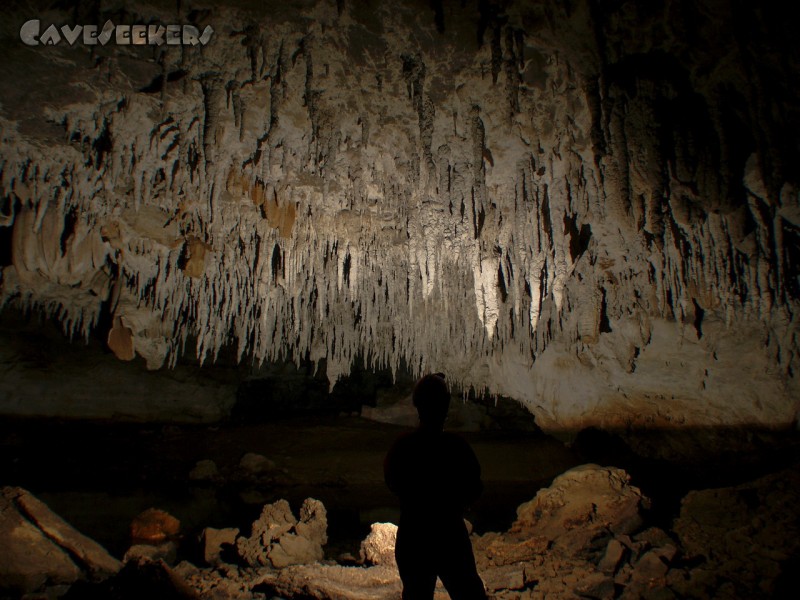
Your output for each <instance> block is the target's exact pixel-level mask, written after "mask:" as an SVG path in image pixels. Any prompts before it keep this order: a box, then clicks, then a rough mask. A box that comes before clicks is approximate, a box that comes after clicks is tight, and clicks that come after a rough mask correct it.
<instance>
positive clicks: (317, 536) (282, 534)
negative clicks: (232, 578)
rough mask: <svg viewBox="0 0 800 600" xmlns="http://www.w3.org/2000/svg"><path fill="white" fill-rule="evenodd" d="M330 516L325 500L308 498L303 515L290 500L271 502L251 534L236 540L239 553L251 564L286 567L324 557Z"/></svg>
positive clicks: (264, 509)
mask: <svg viewBox="0 0 800 600" xmlns="http://www.w3.org/2000/svg"><path fill="white" fill-rule="evenodd" d="M327 529H328V520H327V514H326V511H325V507H324V506H323V504H322V502H320V501H319V500H315V499H313V498H306V500H305V501H304V502H303V505H302V507H301V508H300V519H299V520H298V519H296V518H295V516H294V515H293V514H292V510H291V508H290V507H289V503H288V502H287V501H286V500H278V501H277V502H274V503H272V504H267V505H265V506H264V508H263V509H262V511H261V516H259V518H258V519H257V520H256V521H255V522H254V523H253V526H252V530H251V534H250V537H240V538H239V539H238V540H237V541H236V548H237V551H238V553H239V556H240V557H241V558H242V559H243V560H244V561H245V562H246V563H247V564H249V565H250V566H253V567H260V566H272V567H275V568H279V569H280V568H283V567H286V566H289V565H297V564H306V563H312V562H316V561H319V560H322V558H323V556H324V554H323V551H322V546H323V545H324V544H325V543H327V541H328V535H327Z"/></svg>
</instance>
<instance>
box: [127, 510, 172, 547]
mask: <svg viewBox="0 0 800 600" xmlns="http://www.w3.org/2000/svg"><path fill="white" fill-rule="evenodd" d="M180 529H181V522H180V521H179V520H178V519H176V518H175V517H173V516H172V515H171V514H169V513H168V512H166V511H163V510H160V509H158V508H148V509H147V510H146V511H144V512H143V513H141V514H140V515H138V516H137V517H136V518H134V519H133V521H132V522H131V538H132V539H133V540H134V542H144V543H148V544H158V543H161V542H163V541H165V540H167V539H168V538H171V537H175V536H177V535H178V532H179V531H180Z"/></svg>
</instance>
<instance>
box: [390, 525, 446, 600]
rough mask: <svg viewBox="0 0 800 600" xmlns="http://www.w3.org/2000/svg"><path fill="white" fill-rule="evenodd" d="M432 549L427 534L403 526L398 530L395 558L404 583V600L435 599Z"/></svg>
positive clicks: (434, 572) (434, 568)
mask: <svg viewBox="0 0 800 600" xmlns="http://www.w3.org/2000/svg"><path fill="white" fill-rule="evenodd" d="M430 549H431V540H430V539H429V534H427V532H425V531H414V530H413V529H412V528H408V527H402V526H401V527H400V528H399V529H398V530H397V541H396V543H395V548H394V556H395V559H396V560H397V570H398V571H400V580H401V581H402V582H403V600H432V599H433V592H434V590H435V589H436V567H435V564H434V561H433V556H432V554H431V552H430Z"/></svg>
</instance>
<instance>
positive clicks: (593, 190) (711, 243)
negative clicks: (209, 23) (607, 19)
mask: <svg viewBox="0 0 800 600" xmlns="http://www.w3.org/2000/svg"><path fill="white" fill-rule="evenodd" d="M350 10H353V9H352V8H351V7H350V6H349V5H347V6H344V8H340V12H343V13H347V12H348V11H350ZM554 10H555V9H554ZM559 10H560V9H559ZM482 11H483V13H484V14H482V18H483V21H482V24H481V25H480V27H479V29H480V28H481V27H482V28H483V29H485V30H486V32H487V33H490V36H491V37H490V39H489V36H484V35H483V31H479V32H478V33H479V39H480V40H483V38H484V37H486V38H487V39H486V40H483V41H484V42H488V43H486V44H484V45H483V46H481V47H480V48H478V49H477V50H476V51H475V52H474V54H470V53H467V52H465V53H464V54H463V55H460V62H459V61H455V62H452V61H449V60H448V59H447V58H443V56H446V55H447V52H449V50H443V52H444V54H443V55H441V56H440V55H437V54H436V53H433V52H427V51H424V50H420V51H418V52H417V51H414V52H411V51H408V49H407V48H405V47H404V46H402V44H401V42H400V41H399V40H401V39H402V43H403V44H404V43H405V38H404V37H402V36H400V37H398V38H397V39H395V38H394V37H392V36H393V35H394V34H392V35H389V34H387V37H386V39H385V40H384V41H383V42H382V43H381V44H378V43H377V42H376V43H375V47H374V48H373V47H371V46H370V45H369V43H366V42H365V43H364V44H363V45H360V46H358V47H357V50H358V52H356V51H355V50H354V44H355V42H354V40H355V39H356V38H357V36H356V35H355V34H351V33H346V32H345V31H344V30H343V29H342V28H340V27H338V26H337V25H336V22H335V21H334V22H332V24H329V25H326V26H325V27H323V26H322V25H320V24H319V23H315V24H313V25H311V26H310V29H309V31H305V30H303V29H302V28H300V27H299V24H298V23H296V22H290V21H288V20H287V21H285V22H283V21H281V22H274V23H273V22H270V23H266V22H265V23H262V24H260V25H258V26H256V25H252V26H250V27H248V28H247V29H246V30H245V31H244V32H242V31H241V30H240V26H239V25H237V24H236V15H235V14H233V13H231V14H228V13H225V12H224V11H220V12H219V13H218V15H217V16H218V17H219V27H217V26H216V25H215V29H216V30H218V31H219V32H220V33H219V37H218V39H217V41H216V44H217V45H216V46H213V47H212V46H209V47H208V48H206V49H205V50H204V51H203V53H192V52H191V51H190V50H189V49H186V50H184V55H183V58H182V62H181V69H183V70H184V71H185V72H186V73H187V75H186V76H185V77H184V78H183V79H184V82H190V83H186V84H185V86H184V87H183V88H182V91H181V90H179V89H177V88H173V87H170V85H171V84H169V85H168V84H167V79H168V78H167V77H165V78H164V87H163V94H162V97H160V98H155V97H154V94H147V93H145V92H138V93H130V91H129V90H126V91H125V96H124V102H122V101H120V100H119V94H121V93H122V92H121V91H120V92H119V94H115V93H114V91H113V90H111V91H109V90H105V91H103V92H100V91H98V92H97V94H101V93H103V94H106V97H105V98H106V100H107V101H106V102H102V103H99V102H84V103H76V104H65V105H63V106H60V108H50V109H48V110H49V111H50V113H51V117H52V119H53V120H55V121H57V122H63V123H64V128H65V132H64V138H65V139H64V142H63V143H60V144H52V145H50V146H42V145H41V144H35V143H32V142H31V141H30V140H28V139H26V137H25V136H24V135H23V134H22V133H20V131H19V129H18V127H17V126H16V125H15V124H14V123H13V122H12V121H10V120H7V119H5V118H2V120H0V133H1V134H2V139H3V145H2V148H0V191H1V192H2V195H3V197H5V198H8V201H7V202H6V204H4V206H6V205H7V206H8V207H9V210H8V211H6V210H4V211H3V212H2V213H1V214H2V216H1V217H0V218H2V219H3V221H2V224H0V226H6V227H10V226H13V228H14V240H15V245H14V253H13V258H14V261H13V264H12V265H10V266H7V267H4V268H3V272H2V288H1V290H0V304H5V303H8V302H9V301H16V302H19V303H21V304H22V305H23V306H26V307H42V309H43V310H45V311H46V312H48V313H51V314H60V315H61V319H62V322H63V323H64V326H65V327H66V328H67V329H68V330H69V332H70V334H75V333H80V334H82V335H84V336H87V335H88V333H89V332H90V330H91V328H92V327H93V326H94V324H95V323H97V321H98V316H99V311H100V310H101V305H102V302H103V300H104V299H105V298H107V297H108V293H109V290H110V289H111V287H112V286H115V285H116V286H117V287H118V288H119V289H120V290H121V291H120V292H119V301H118V303H116V308H115V309H114V310H115V311H116V312H115V313H114V315H115V318H118V319H120V323H124V327H126V328H128V329H130V330H131V335H132V346H133V350H134V351H135V352H136V353H137V354H139V355H141V356H144V357H145V358H146V359H147V360H148V365H149V366H152V367H158V366H160V365H161V364H163V363H166V364H169V365H174V364H175V361H176V360H177V357H178V355H179V354H180V353H181V352H182V351H183V348H184V347H185V346H186V343H187V341H189V340H195V343H196V346H195V352H196V354H197V356H198V357H199V358H200V360H201V361H208V362H213V360H214V358H215V357H216V356H217V355H218V353H219V352H220V350H221V349H222V348H223V347H225V346H228V345H233V346H234V347H235V348H236V354H237V356H238V358H239V360H241V361H251V362H254V363H260V362H263V361H274V360H283V359H289V360H292V361H294V362H296V363H297V364H300V363H301V362H302V361H304V360H307V359H310V360H312V361H314V362H318V363H319V364H323V363H324V365H325V369H326V372H327V374H328V377H329V380H330V383H331V385H333V384H334V383H335V382H336V380H337V378H339V377H340V376H342V375H345V374H347V373H349V371H350V368H351V365H352V363H353V361H354V360H355V358H356V357H358V356H362V357H366V360H367V362H368V363H370V364H372V365H374V366H379V367H389V368H391V369H394V370H396V369H398V368H399V367H400V365H401V364H407V365H410V366H411V369H412V370H413V371H415V372H420V371H421V370H423V369H443V370H444V369H446V370H448V372H449V376H450V378H451V380H452V381H453V382H454V383H456V384H458V385H460V386H462V387H463V389H468V388H470V387H472V388H474V389H476V390H484V389H486V390H491V391H493V392H494V391H497V390H501V391H502V390H504V389H506V388H505V387H504V386H507V382H504V381H502V380H501V379H500V377H501V376H500V375H497V374H496V373H500V372H501V371H500V370H499V368H498V366H497V365H502V364H503V363H504V361H505V362H507V363H509V364H514V365H519V367H518V368H519V369H521V370H523V371H524V372H526V373H528V372H530V373H532V372H534V371H533V369H534V365H535V363H536V361H537V360H538V359H539V358H540V357H541V356H543V354H544V353H545V352H546V351H547V350H548V348H550V347H551V346H552V345H554V344H561V343H566V344H568V345H570V348H571V350H570V352H571V353H573V354H578V355H580V356H581V357H583V358H584V359H585V361H586V362H587V363H591V362H592V361H593V360H596V356H595V354H593V353H601V352H604V351H606V350H604V345H603V344H604V341H603V340H604V339H613V340H616V341H617V342H619V351H618V352H616V354H614V356H615V357H616V358H617V360H618V361H619V363H620V366H621V368H622V369H623V370H625V371H626V372H630V373H633V372H634V366H635V365H634V363H635V361H636V360H637V358H636V357H638V356H639V355H638V353H639V352H640V350H641V349H645V348H647V346H648V345H649V344H651V343H655V342H653V341H652V339H653V334H652V331H653V327H652V326H651V325H649V323H650V322H651V321H656V320H658V321H663V322H668V323H673V322H681V321H682V320H684V321H686V320H688V321H691V322H692V323H693V319H694V318H695V317H696V315H697V314H699V313H698V311H699V310H702V311H704V314H706V315H712V314H715V315H719V316H720V319H722V320H724V321H725V322H727V323H728V325H729V326H732V324H733V323H734V322H737V321H739V322H747V323H751V324H753V326H754V327H758V326H760V325H759V324H764V323H769V322H771V320H773V319H774V320H779V319H785V317H784V316H783V314H784V312H783V311H788V312H789V313H790V314H796V313H797V298H795V297H794V296H793V295H792V294H793V293H794V292H793V291H792V290H795V289H796V287H797V286H796V284H793V285H794V287H793V286H790V285H789V284H788V283H787V284H785V285H784V284H783V283H782V282H784V281H786V280H788V279H791V277H793V276H796V272H795V271H796V269H797V265H796V264H794V263H793V262H791V261H792V260H794V259H791V260H790V259H789V258H787V256H788V255H787V253H786V250H785V245H786V243H787V242H786V240H787V238H790V239H795V238H796V237H797V235H796V234H784V221H786V222H788V221H790V220H791V219H795V220H794V221H791V222H792V223H794V224H795V226H796V224H797V219H796V215H797V208H796V205H797V194H796V193H794V194H792V193H790V192H787V193H786V198H785V199H784V196H783V194H782V195H781V197H780V198H775V197H773V196H772V195H770V192H768V191H767V188H766V186H765V185H764V184H763V181H761V179H763V178H760V172H759V167H758V165H759V161H758V156H757V155H756V154H753V157H752V158H751V159H750V160H748V161H747V165H746V169H745V171H746V173H743V174H742V175H743V177H744V178H745V180H746V181H745V187H746V189H747V192H746V195H745V193H744V192H743V195H742V197H746V199H747V200H746V203H744V204H741V205H740V206H736V207H731V208H730V210H727V209H726V210H719V209H718V208H717V207H718V206H719V199H718V198H707V197H705V196H704V194H708V193H710V192H707V190H708V189H712V188H714V182H713V181H711V179H710V178H712V177H713V173H712V172H711V171H710V170H709V169H710V167H709V164H711V163H709V162H708V161H704V160H701V158H699V157H698V156H695V154H699V153H701V152H702V151H703V149H704V148H703V144H705V143H706V140H705V138H701V139H700V140H696V141H693V140H689V139H685V138H686V136H685V131H686V130H685V129H681V128H679V127H676V128H675V131H674V132H671V133H670V135H671V136H672V137H671V138H670V139H669V140H667V139H666V137H665V136H666V133H665V129H667V124H664V123H663V122H662V121H663V119H665V118H666V117H665V116H664V108H663V106H664V105H665V104H666V105H668V106H676V105H680V103H681V102H684V103H685V104H686V105H692V106H694V105H695V104H696V102H695V99H694V98H695V96H696V95H697V94H699V93H701V92H702V89H700V88H698V91H694V92H692V94H694V96H691V97H692V98H693V99H692V100H689V99H688V96H687V98H683V96H681V94H683V93H684V91H683V88H681V87H680V86H679V85H678V83H676V81H678V79H680V78H678V77H677V76H676V78H675V81H673V82H672V83H670V84H669V85H667V84H664V85H663V86H662V85H661V84H656V83H654V81H653V77H652V75H651V74H648V73H647V72H645V73H644V74H641V73H639V72H638V71H633V72H632V73H633V74H631V73H627V74H624V77H623V76H622V75H620V76H619V77H618V79H616V80H614V78H613V77H612V76H611V75H615V74H618V73H624V70H623V69H622V67H619V68H618V69H617V70H616V71H612V70H611V69H610V68H609V70H608V72H601V73H598V72H597V70H596V69H600V68H604V67H602V65H604V64H606V63H608V61H609V60H610V57H608V56H605V55H603V56H600V55H599V54H600V53H602V52H611V50H608V49H603V48H592V47H591V43H590V42H588V41H585V40H582V41H581V44H578V46H580V52H578V50H574V49H573V50H570V49H569V48H566V47H561V46H559V45H558V44H559V43H560V42H557V41H554V40H553V39H550V38H549V37H548V36H549V35H550V34H547V33H545V32H541V33H540V37H538V38H537V37H535V36H532V35H531V34H530V33H529V32H526V31H525V30H524V24H523V23H522V22H516V21H515V19H517V17H514V16H513V15H511V14H509V15H503V14H500V13H499V12H498V11H500V8H499V6H498V7H495V6H494V5H492V7H488V5H486V6H484V5H482ZM487 11H488V12H487ZM376 14H377V15H378V17H377V18H380V19H385V20H391V19H392V18H394V17H392V16H391V15H388V14H383V13H382V12H380V11H379V12H378V13H376ZM393 23H394V22H393ZM393 26H396V27H398V28H400V30H402V28H403V27H406V26H405V25H402V24H401V23H399V21H398V22H397V23H394V25H393ZM237 27H239V29H237ZM353 27H362V26H361V25H353ZM226 28H227V29H226ZM268 29H269V31H268ZM226 32H227V33H228V34H230V35H229V36H228V37H226V36H225V33H226ZM398 35H399V34H398ZM565 35H566V34H565ZM571 35H573V38H574V35H575V34H574V33H573V34H571ZM240 42H244V43H243V44H241V45H240ZM573 42H574V39H573ZM387 48H389V49H391V52H387V51H386V49H387ZM587 48H588V49H587ZM532 51H535V52H536V53H537V56H542V57H546V58H542V59H541V60H539V59H538V58H537V59H536V60H532V59H530V55H531V52H532ZM576 53H577V54H576ZM587 56H588V57H589V59H590V60H587ZM576 57H578V58H576ZM579 59H580V60H579ZM487 65H488V68H489V71H488V73H487V74H486V76H485V77H484V71H485V68H486V66H487ZM615 76H616V75H615ZM626 78H627V79H626ZM446 82H454V83H453V85H450V83H446ZM680 85H682V86H687V85H689V84H688V83H686V82H684V81H683V80H680ZM697 85H698V86H699V85H700V84H697ZM670 86H673V87H670ZM499 89H500V90H505V92H504V93H498V90H499ZM676 90H677V91H676ZM676 97H677V99H676ZM114 99H115V101H111V100H114ZM693 103H695V104H693ZM704 106H705V105H704ZM708 106H710V107H711V108H708V110H714V108H713V107H714V106H715V105H714V104H708ZM720 126H721V125H720ZM708 135H711V134H708ZM693 143H695V144H696V145H697V147H693V146H692V144H693ZM670 144H671V145H674V146H675V148H672V147H671V146H670ZM726 156H727V155H726ZM712 162H713V161H712ZM726 169H728V171H730V168H729V166H726ZM728 171H726V173H728V174H727V175H726V177H728V178H729V179H731V178H735V177H734V175H735V174H731V173H729V172H728ZM717 183H718V182H717ZM748 186H749V187H748ZM787 189H788V188H787ZM17 207H18V208H17ZM776 207H779V208H776ZM71 211H77V214H79V215H80V219H79V223H78V225H77V226H76V229H75V231H74V233H71V234H69V233H68V234H67V235H65V236H63V240H62V233H63V232H64V231H65V230H66V229H65V228H67V227H66V220H65V218H66V217H65V215H67V214H72V213H71ZM67 229H68V228H67ZM790 236H793V237H790ZM59 244H63V245H64V248H65V250H66V253H65V254H63V255H62V253H61V250H60V248H59ZM190 247H194V248H195V249H196V251H195V253H194V254H193V255H192V256H193V257H194V258H192V257H191V256H187V248H190ZM189 254H191V253H189ZM187 260H188V261H190V262H191V264H190V265H189V266H188V267H187V263H186V261H187ZM109 265H111V266H113V268H111V267H110V266H109ZM112 277H115V278H117V280H116V282H115V281H112ZM785 320H786V319H785ZM629 321H630V322H631V323H634V325H632V326H631V327H630V328H628V329H626V327H622V326H620V327H617V325H616V324H617V323H627V322H629ZM789 321H790V324H785V325H781V327H783V330H784V331H786V334H785V335H784V336H783V337H782V339H783V340H784V341H782V342H781V344H782V346H781V356H783V357H790V356H791V357H795V356H797V349H796V343H797V339H796V335H794V334H790V333H789V328H791V327H793V326H794V325H791V323H794V321H791V320H790V319H789ZM643 323H648V324H647V325H644V324H643ZM765 326H766V325H765ZM707 329H708V328H707ZM626 331H630V332H632V333H625V332H626ZM704 331H706V333H704V335H703V340H705V341H707V340H708V339H711V338H713V335H715V334H712V333H708V331H707V330H704ZM609 343H610V344H613V342H609ZM634 348H636V349H637V350H636V351H634ZM568 354H569V353H568ZM634 354H635V355H636V356H634ZM781 360H783V361H784V362H786V363H787V364H789V363H792V361H795V362H796V358H792V359H789V358H783V359H781ZM792 364H793V363H792ZM476 365H484V367H482V368H478V367H477V366H476ZM486 365H489V366H486ZM473 367H474V368H473ZM504 368H506V367H504ZM507 368H509V369H510V368H511V367H507ZM514 368H517V367H514ZM492 369H495V371H493V370H492ZM512 387H513V386H512ZM515 391H516V389H515ZM524 393H525V394H528V396H525V397H524V398H523V399H525V400H526V401H527V402H528V404H529V405H531V406H536V407H538V410H541V411H542V414H550V415H552V414H553V411H555V410H556V409H552V410H551V409H549V408H542V406H543V404H544V401H543V400H542V401H541V402H540V399H539V398H540V396H541V395H542V394H543V393H544V392H541V391H537V390H534V389H533V386H531V390H530V391H529V390H527V389H526V390H524ZM548 393H549V392H548ZM548 411H549V412H548ZM556 412H557V411H556Z"/></svg>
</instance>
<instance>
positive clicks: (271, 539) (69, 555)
mask: <svg viewBox="0 0 800 600" xmlns="http://www.w3.org/2000/svg"><path fill="white" fill-rule="evenodd" d="M251 460H255V459H251ZM798 507H800V465H795V466H792V467H789V468H786V469H783V470H780V471H778V472H775V473H772V474H769V475H766V476H763V477H761V478H758V479H756V480H753V481H751V482H748V483H744V484H740V485H736V486H730V487H721V488H710V489H706V490H702V491H692V492H690V493H688V494H687V495H686V496H685V497H684V498H683V500H682V502H681V507H680V513H679V515H678V516H677V518H676V519H674V521H672V523H671V524H670V526H669V527H667V528H659V527H656V526H653V525H652V523H651V515H650V511H649V508H650V500H649V499H648V498H647V497H646V496H645V495H644V494H643V493H642V491H641V490H640V489H639V488H637V487H636V486H634V485H632V483H631V480H630V477H629V475H628V474H627V473H626V472H625V471H623V470H622V469H618V468H615V467H602V466H599V465H595V464H584V465H580V466H577V467H574V468H572V469H569V470H568V471H566V472H565V473H563V474H562V475H560V476H558V477H556V478H555V479H554V480H553V482H552V484H551V485H550V486H549V487H547V488H543V489H541V490H540V491H539V492H538V493H537V494H536V496H535V497H534V498H533V499H532V500H530V501H528V502H525V503H523V504H521V505H520V506H519V507H518V508H517V517H516V519H515V521H514V522H513V524H512V525H511V527H510V528H509V529H508V530H507V531H503V532H487V533H484V534H483V535H479V534H477V533H473V537H472V540H473V546H474V549H475V555H476V560H477V563H478V569H479V572H480V574H481V576H482V578H483V580H484V583H485V585H486V588H487V590H488V591H489V595H490V597H491V598H495V599H511V598H514V599H516V598H551V599H552V598H565V599H566V598H602V599H605V598H609V599H610V598H653V599H656V598H658V599H661V598H666V599H668V598H789V597H796V596H795V594H796V592H797V591H798V589H800V586H798V576H797V570H796V568H795V567H796V565H797V562H798V557H800V524H799V523H798ZM173 525H174V524H173V523H172V521H170V518H169V516H168V515H166V513H162V512H161V511H153V512H151V513H150V514H148V515H142V516H140V518H139V519H138V520H137V521H136V522H135V523H134V528H133V530H134V535H135V536H136V535H138V536H139V538H140V539H138V540H137V542H138V543H136V544H135V545H134V546H132V547H131V548H130V549H129V550H128V552H127V553H126V556H125V557H124V559H123V561H122V562H119V561H117V560H116V559H114V558H112V557H111V556H110V555H109V554H108V553H107V552H105V551H104V550H103V549H102V548H101V547H99V546H98V545H97V544H96V543H94V542H92V541H91V540H89V539H88V538H86V537H85V536H82V535H81V534H79V533H78V532H77V531H75V530H74V529H73V528H72V527H71V526H69V525H68V524H66V523H65V522H64V521H63V520H61V519H60V518H59V517H58V516H56V515H55V514H54V513H52V512H51V511H50V510H49V509H48V508H47V507H46V506H45V505H44V504H42V503H41V502H39V501H38V500H37V499H36V498H35V497H34V496H33V495H31V494H30V493H29V492H26V491H25V490H22V489H20V488H11V487H6V488H3V493H2V507H1V508H0V530H2V537H3V539H4V541H5V543H4V544H3V546H2V547H0V581H2V582H3V586H4V587H5V590H6V597H19V596H22V597H24V598H25V599H26V600H44V599H48V600H49V599H51V598H58V597H63V598H65V599H67V600H69V599H75V598H142V597H153V598H155V597H158V598H211V599H241V600H245V599H248V600H249V599H256V598H263V599H271V598H285V599H291V598H304V599H308V598H318V599H331V600H338V599H364V600H367V599H369V600H372V599H376V600H377V599H386V600H389V599H393V598H399V595H400V590H401V585H400V581H399V577H398V574H397V569H396V566H395V564H394V561H393V552H392V549H393V545H394V534H395V528H394V526H393V525H391V524H382V523H377V524H374V525H373V526H372V530H371V532H370V534H369V535H368V536H367V538H366V539H365V540H364V541H363V542H362V545H361V552H360V555H359V556H357V557H356V556H352V555H350V556H347V555H342V556H339V557H338V558H339V560H338V561H334V560H330V559H325V558H324V556H325V555H324V552H323V549H322V548H323V546H324V545H325V543H326V541H327V518H326V510H325V507H324V505H323V504H322V503H320V502H319V501H317V500H314V499H307V500H306V501H305V502H304V503H303V505H302V506H301V507H300V510H299V514H298V515H297V516H295V514H294V513H293V512H292V510H291V507H290V506H289V504H288V503H287V502H286V501H283V500H280V501H278V502H274V503H268V504H266V505H265V506H264V507H263V509H262V512H261V514H260V515H259V517H258V518H257V519H256V520H255V522H253V523H252V525H251V526H250V527H249V528H248V530H246V531H239V530H237V529H233V528H229V529H214V528H206V529H205V530H204V532H203V536H202V539H201V544H202V549H203V553H202V557H198V559H196V560H194V561H188V560H182V561H180V562H176V558H175V557H176V553H175V546H176V543H177V541H178V538H177V537H176V530H175V529H174V526H173ZM432 535H435V532H432ZM23 594H26V595H24V596H23ZM437 597H438V598H446V597H447V595H446V592H445V591H444V589H443V588H440V589H438V591H437Z"/></svg>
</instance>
